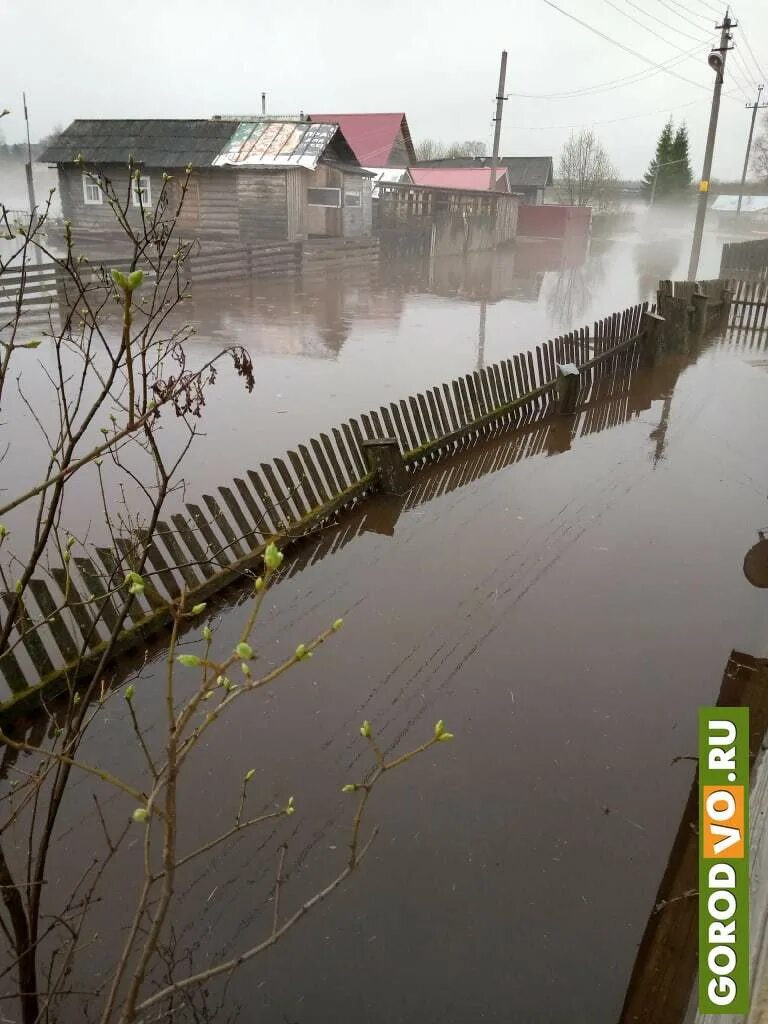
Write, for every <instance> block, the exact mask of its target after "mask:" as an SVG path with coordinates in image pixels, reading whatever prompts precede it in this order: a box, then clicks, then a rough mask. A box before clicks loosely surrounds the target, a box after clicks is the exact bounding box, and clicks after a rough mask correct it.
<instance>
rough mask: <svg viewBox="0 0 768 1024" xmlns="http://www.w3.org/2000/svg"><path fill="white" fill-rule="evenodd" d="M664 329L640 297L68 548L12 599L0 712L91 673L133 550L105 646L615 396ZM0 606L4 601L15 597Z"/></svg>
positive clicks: (131, 637)
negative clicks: (168, 508)
mask: <svg viewBox="0 0 768 1024" xmlns="http://www.w3.org/2000/svg"><path fill="white" fill-rule="evenodd" d="M662 327H663V321H662V319H661V318H660V317H658V316H656V315H655V313H653V312H649V311H648V308H647V303H644V304H642V305H637V306H633V307H631V308H630V309H626V310H624V311H623V312H621V313H616V314H614V315H613V316H610V317H606V318H605V319H603V320H600V321H598V322H597V323H595V325H594V327H593V329H592V330H590V329H589V328H588V327H584V328H581V329H578V330H574V331H571V332H569V333H568V334H564V335H561V336H560V337H558V338H555V339H553V340H551V341H547V342H545V343H544V344H542V345H538V346H537V347H536V348H535V349H533V350H532V351H530V352H524V353H518V354H515V355H513V356H512V357H511V358H509V359H504V360H501V361H500V362H498V363H495V364H493V365H491V366H488V367H485V368H483V369H481V370H477V371H474V372H472V373H468V374H465V375H463V376H461V377H457V378H456V379H454V380H452V381H447V382H443V383H441V384H439V385H437V386H435V387H433V388H429V389H427V390H426V391H423V392H420V393H417V394H414V395H411V396H409V397H408V398H406V399H403V400H401V401H399V402H391V403H389V404H388V405H384V406H381V407H380V408H378V409H375V410H371V411H370V412H368V413H365V414H363V415H361V416H359V417H356V418H353V419H350V420H348V421H346V422H345V423H342V424H340V425H339V426H337V427H334V428H333V429H331V430H329V431H327V432H324V433H320V434H319V435H318V436H317V437H314V438H311V439H310V440H309V442H308V443H307V444H300V445H297V446H296V447H295V448H294V449H292V450H290V451H288V452H287V453H286V454H285V455H284V456H283V457H281V458H275V459H273V460H272V461H271V462H264V463H261V464H260V465H259V466H258V467H256V468H253V469H251V470H248V471H247V472H246V473H244V474H243V476H241V477H237V478H235V480H233V481H232V482H231V483H230V484H229V485H227V486H221V487H219V488H217V489H216V492H215V493H208V494H203V496H202V501H201V502H200V503H198V504H193V503H191V502H187V503H186V504H185V505H184V508H183V509H182V510H180V511H177V512H175V513H173V514H171V515H169V516H168V517H167V518H166V519H164V520H163V521H161V522H160V523H159V524H158V529H157V532H156V534H155V536H154V537H153V538H152V539H151V541H150V542H149V544H148V545H146V538H145V537H144V536H143V535H141V534H134V535H131V536H126V537H123V538H121V539H119V540H118V542H117V545H116V548H115V549H114V550H112V549H109V548H103V547H96V548H95V549H94V550H93V551H92V552H91V553H90V554H86V553H82V552H78V551H77V549H75V551H74V552H73V557H72V559H71V560H70V561H69V562H68V563H66V565H64V564H63V565H62V566H61V567H60V568H57V569H55V570H52V571H51V574H50V577H49V578H47V579H42V578H40V579H35V580H33V581H32V582H31V584H30V587H29V590H28V591H27V592H26V593H25V595H24V607H23V613H22V615H21V616H20V617H19V619H18V620H17V622H16V625H15V628H14V632H13V635H12V638H11V643H10V645H9V648H8V649H7V650H6V651H5V652H4V653H3V654H2V655H0V678H2V679H4V680H5V682H6V684H7V686H8V688H9V690H10V694H11V696H10V698H9V699H8V700H6V701H5V704H3V705H0V714H2V713H7V712H9V711H10V710H13V709H15V708H18V707H20V706H26V705H27V704H28V703H29V702H30V701H34V699H37V697H38V695H39V694H40V692H41V691H44V690H45V691H46V692H48V691H49V690H51V689H52V690H55V689H56V687H61V686H62V685H64V683H65V682H66V681H67V680H69V681H70V682H74V681H76V680H77V679H78V678H81V677H82V676H84V675H85V674H87V672H88V671H92V670H93V668H94V667H95V665H96V664H97V662H98V659H99V658H100V656H101V654H102V652H103V651H104V649H105V647H106V645H107V643H108V640H109V637H110V635H111V633H112V631H113V630H116V626H117V623H118V607H121V606H122V601H123V598H124V596H125V593H124V589H123V579H124V576H125V573H126V572H127V571H128V570H130V569H136V568H137V567H138V565H139V556H140V554H141V552H142V551H143V549H144V547H145V546H146V555H147V565H146V567H145V570H144V573H145V576H146V578H147V586H146V588H145V591H144V593H143V594H141V595H138V596H136V597H134V599H133V601H132V602H131V604H130V606H129V616H128V622H127V624H126V628H125V629H123V630H121V631H119V632H117V634H116V635H117V636H118V639H117V643H116V645H115V651H114V653H115V654H119V653H120V652H122V651H125V650H127V649H130V648H137V647H144V646H146V642H147V639H148V638H149V637H150V636H151V635H153V634H157V633H159V632H160V631H161V630H162V629H164V627H165V626H166V625H167V623H168V622H169V620H170V613H169V610H168V604H169V602H171V601H173V600H175V599H176V598H178V596H179V595H180V593H181V592H182V590H186V592H187V594H188V602H189V604H190V605H192V604H194V603H196V602H199V601H203V600H206V599H208V598H209V597H210V596H212V595H213V594H215V593H216V592H217V591H219V590H221V589H222V588H224V587H226V586H228V585H230V584H232V583H237V582H241V581H242V579H243V577H244V575H245V574H246V573H248V572H249V571H250V570H252V569H258V568H259V567H260V563H261V558H262V555H263V551H264V547H265V545H266V544H267V543H268V542H269V541H270V540H271V539H272V538H274V537H280V538H281V539H282V540H281V543H283V544H289V543H291V542H293V541H295V540H297V539H299V538H301V537H304V536H306V535H307V534H309V533H312V532H314V531H315V530H316V529H317V528H318V527H319V526H322V525H324V524H327V523H329V522H331V521H332V520H334V519H335V518H336V517H337V516H338V514H339V513H340V512H341V511H342V510H348V509H350V508H352V507H354V506H356V505H358V504H359V503H360V502H361V500H362V499H363V498H364V497H365V496H366V495H367V494H369V493H370V492H372V491H374V490H382V491H385V492H387V491H389V492H391V493H405V492H407V491H409V490H410V489H411V488H412V487H413V486H414V485H415V484H417V482H418V474H419V471H420V469H421V468H422V467H424V466H426V465H430V464H432V463H434V462H436V461H437V460H440V459H443V458H445V457H446V456H449V455H451V454H453V453H456V452H458V451H461V450H463V449H465V448H466V447H468V446H471V445H473V444H474V443H476V441H477V439H479V438H487V437H489V436H495V435H497V434H499V433H501V432H502V431H505V430H509V429H516V428H526V427H529V426H530V425H531V424H535V423H537V422H538V421H541V420H544V419H545V418H546V417H548V416H551V414H552V413H562V414H571V413H574V412H575V411H576V410H577V408H578V407H579V406H582V407H585V406H586V407H588V406H589V404H590V402H592V401H595V402H597V400H602V399H605V397H606V395H607V396H608V397H610V396H611V394H612V391H613V389H614V388H615V389H617V390H620V385H618V384H617V382H616V381H617V378H618V377H619V376H621V375H626V374H627V373H628V372H629V373H631V372H633V371H634V369H635V368H636V367H637V366H638V365H651V364H653V363H654V362H655V359H656V355H657V353H658V351H659V350H660V341H661V328H662ZM595 408H597V404H596V405H595ZM618 408H619V412H618V415H621V414H622V413H621V406H620V405H619V407H618ZM118 595H119V597H118ZM116 598H118V599H117V600H116ZM0 600H2V601H3V602H4V604H5V607H6V608H7V607H8V606H9V605H10V604H11V602H12V600H13V597H12V595H10V594H4V595H0Z"/></svg>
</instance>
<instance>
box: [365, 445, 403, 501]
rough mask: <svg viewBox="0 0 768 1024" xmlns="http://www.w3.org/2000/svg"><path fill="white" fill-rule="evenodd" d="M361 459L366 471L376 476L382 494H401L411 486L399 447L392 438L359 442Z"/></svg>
mask: <svg viewBox="0 0 768 1024" xmlns="http://www.w3.org/2000/svg"><path fill="white" fill-rule="evenodd" d="M360 447H361V448H362V450H363V457H364V459H365V464H366V466H367V467H368V471H369V472H371V473H375V474H376V478H377V482H378V486H379V490H380V491H381V492H382V493H383V494H403V493H404V492H405V491H407V490H408V489H409V488H410V486H411V479H410V477H409V475H408V473H407V472H406V470H405V463H404V462H403V457H402V455H401V454H400V445H399V444H398V443H397V439H396V438H394V437H382V438H376V439H375V440H372V441H361V442H360Z"/></svg>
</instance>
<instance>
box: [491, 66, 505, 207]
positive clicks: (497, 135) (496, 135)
mask: <svg viewBox="0 0 768 1024" xmlns="http://www.w3.org/2000/svg"><path fill="white" fill-rule="evenodd" d="M506 81H507V51H506V50H502V51H501V68H500V70H499V91H498V92H497V93H496V117H495V119H494V120H495V122H496V124H495V126H494V129H493V155H492V156H491V182H490V184H489V186H488V188H489V189H490V190H491V192H493V190H494V189H495V188H496V165H497V164H498V162H499V145H500V143H501V115H502V112H503V110H504V100H505V99H506V98H507V97H506V96H505V95H504V86H505V84H506Z"/></svg>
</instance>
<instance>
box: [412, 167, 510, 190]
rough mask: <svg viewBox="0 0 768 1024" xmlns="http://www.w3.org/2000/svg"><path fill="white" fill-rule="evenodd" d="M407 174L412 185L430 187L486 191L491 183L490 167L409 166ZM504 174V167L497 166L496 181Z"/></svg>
mask: <svg viewBox="0 0 768 1024" xmlns="http://www.w3.org/2000/svg"><path fill="white" fill-rule="evenodd" d="M408 174H409V175H410V177H411V181H412V182H413V184H414V185H428V186H429V187H431V188H456V189H471V190H473V191H487V190H488V189H489V188H490V185H491V169H490V167H409V168H408ZM505 174H506V169H505V168H504V167H497V168H496V181H497V182H498V181H500V180H501V179H502V178H503V177H504V176H505Z"/></svg>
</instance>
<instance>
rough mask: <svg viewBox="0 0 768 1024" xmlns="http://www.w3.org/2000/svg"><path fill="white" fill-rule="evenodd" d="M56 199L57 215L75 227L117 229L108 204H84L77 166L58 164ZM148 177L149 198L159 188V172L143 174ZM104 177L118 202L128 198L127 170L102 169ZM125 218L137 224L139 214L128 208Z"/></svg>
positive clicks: (160, 177) (137, 208) (139, 218)
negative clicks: (57, 201) (117, 197)
mask: <svg viewBox="0 0 768 1024" xmlns="http://www.w3.org/2000/svg"><path fill="white" fill-rule="evenodd" d="M58 171H59V196H60V198H61V213H62V217H63V218H64V220H70V221H72V223H73V224H74V225H75V226H76V227H78V228H87V229H101V230H106V229H110V228H111V229H113V230H116V231H119V230H120V228H119V227H118V225H117V222H116V220H115V215H114V213H113V212H112V208H111V207H110V205H109V203H107V202H106V200H104V201H103V202H101V203H86V201H85V198H84V195H83V172H82V171H81V170H80V168H79V167H75V166H71V165H67V164H59V165H58ZM143 173H145V174H146V173H149V174H150V187H151V190H152V196H153V198H154V197H155V195H156V194H157V193H159V191H160V189H161V188H162V184H163V182H162V177H163V172H162V171H155V172H154V173H152V172H147V171H145V172H143ZM105 177H106V178H108V179H109V181H110V182H111V183H112V186H113V187H114V188H115V190H116V192H117V194H118V196H119V197H120V199H121V200H123V201H124V200H125V199H126V198H127V196H128V194H129V193H128V184H129V182H128V168H127V167H125V168H122V167H115V168H107V169H105ZM127 219H128V222H129V223H130V224H136V225H139V224H140V223H141V211H140V209H139V207H138V206H133V204H132V203H129V205H128V212H127Z"/></svg>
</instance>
